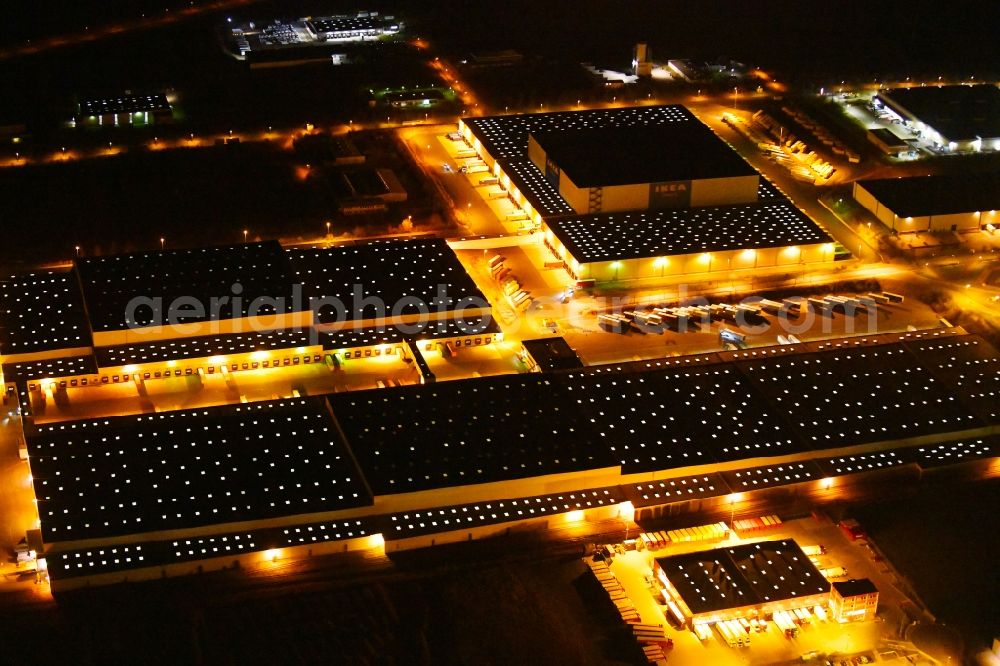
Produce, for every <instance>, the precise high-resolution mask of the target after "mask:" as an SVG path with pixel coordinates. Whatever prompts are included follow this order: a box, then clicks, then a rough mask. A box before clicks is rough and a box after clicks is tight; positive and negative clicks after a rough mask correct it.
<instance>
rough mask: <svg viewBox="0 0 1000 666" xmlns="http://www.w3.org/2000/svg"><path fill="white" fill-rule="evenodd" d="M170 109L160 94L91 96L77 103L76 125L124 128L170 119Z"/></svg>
mask: <svg viewBox="0 0 1000 666" xmlns="http://www.w3.org/2000/svg"><path fill="white" fill-rule="evenodd" d="M172 120H173V110H172V108H171V106H170V101H169V100H168V99H167V96H166V94H164V93H153V94H150V95H134V94H131V93H126V94H124V95H115V96H112V97H93V98H89V99H85V100H83V101H81V102H80V103H79V104H78V105H77V110H76V122H77V125H78V126H79V127H126V126H130V125H150V124H153V123H164V122H171V121H172Z"/></svg>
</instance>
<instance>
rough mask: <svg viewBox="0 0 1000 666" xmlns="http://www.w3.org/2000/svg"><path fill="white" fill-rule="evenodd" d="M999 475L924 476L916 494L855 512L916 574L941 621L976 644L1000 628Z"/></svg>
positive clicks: (896, 561) (909, 573)
mask: <svg viewBox="0 0 1000 666" xmlns="http://www.w3.org/2000/svg"><path fill="white" fill-rule="evenodd" d="M998 505H1000V480H997V479H993V480H990V481H981V482H977V483H965V484H962V485H959V484H956V483H953V484H949V485H947V486H944V485H940V484H934V483H924V484H923V485H921V486H920V488H919V490H918V492H917V493H916V494H914V495H913V496H908V497H903V498H899V499H894V500H890V501H886V502H879V503H876V504H871V505H869V506H866V507H862V508H860V509H857V510H854V511H853V512H852V513H853V515H854V516H855V517H856V518H857V519H858V520H859V521H860V522H861V524H862V525H863V526H864V528H865V530H866V531H867V532H868V533H869V534H871V536H872V538H873V539H874V541H875V543H876V544H878V546H879V548H881V549H882V550H883V551H884V552H885V554H886V556H887V557H888V558H889V561H891V562H892V563H893V565H894V566H895V567H896V568H897V569H899V570H900V571H901V572H902V573H903V574H904V575H905V576H906V577H907V578H909V579H910V581H912V583H913V585H914V587H916V589H917V592H918V594H919V595H920V596H921V597H922V598H923V600H924V602H925V603H927V605H928V606H929V607H930V609H931V611H932V612H933V613H935V615H937V617H938V619H939V621H943V622H945V623H948V624H952V625H955V626H957V627H958V628H959V629H960V630H961V631H962V633H963V634H964V635H965V636H966V640H967V642H968V644H969V645H970V646H975V645H978V644H983V645H986V644H987V641H989V640H991V638H992V637H993V636H995V635H996V632H997V631H1000V623H998V621H997V616H996V613H995V612H994V611H995V609H996V599H997V597H998V595H1000V578H998V577H997V576H996V571H995V568H996V562H995V558H994V556H993V554H995V553H997V552H1000V520H998V515H1000V514H997V512H996V511H994V510H992V508H993V507H996V506H998Z"/></svg>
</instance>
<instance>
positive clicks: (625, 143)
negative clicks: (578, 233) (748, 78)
mask: <svg viewBox="0 0 1000 666" xmlns="http://www.w3.org/2000/svg"><path fill="white" fill-rule="evenodd" d="M528 158H529V159H530V160H531V162H532V163H533V164H534V165H535V166H536V167H538V170H539V171H542V172H543V173H544V174H545V177H546V179H548V180H549V182H551V183H552V184H553V186H555V187H557V188H558V190H559V194H560V196H562V198H563V199H565V200H566V201H567V202H568V203H569V205H570V206H572V207H573V210H575V211H576V212H577V213H601V212H615V211H625V210H643V209H659V208H690V207H693V206H717V205H720V204H733V203H748V202H752V201H756V200H757V186H758V184H759V182H760V176H759V174H758V173H757V172H756V171H755V170H754V169H753V167H751V166H750V165H749V164H747V163H746V162H745V161H743V159H742V158H740V156H739V155H737V154H736V153H735V152H733V151H732V150H731V149H730V148H729V147H728V146H727V145H726V144H724V143H723V142H722V141H720V140H719V138H718V137H716V136H715V135H714V134H713V133H712V131H711V130H710V129H708V128H707V127H705V126H704V125H702V124H701V123H700V122H698V121H696V120H690V121H687V122H676V123H665V124H662V125H636V126H629V127H605V128H599V129H580V130H576V131H559V130H552V131H544V130H542V131H536V132H532V133H531V134H529V135H528Z"/></svg>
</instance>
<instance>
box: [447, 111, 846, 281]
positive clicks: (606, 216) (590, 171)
mask: <svg viewBox="0 0 1000 666" xmlns="http://www.w3.org/2000/svg"><path fill="white" fill-rule="evenodd" d="M459 129H460V131H461V134H462V135H463V136H464V138H465V140H466V142H467V143H468V144H469V145H470V147H471V148H472V149H474V150H475V151H476V153H477V154H478V155H479V156H480V158H481V159H482V160H483V161H484V162H485V163H486V164H487V166H488V167H489V168H490V169H491V171H492V174H493V177H495V178H497V179H498V181H499V186H500V187H501V188H503V189H504V190H506V191H507V194H508V196H509V197H510V199H511V200H512V201H513V202H514V203H515V204H516V205H517V206H519V207H520V209H521V211H523V213H524V215H525V216H527V217H528V218H529V219H530V225H531V226H532V227H533V228H539V229H541V230H542V231H543V232H544V238H545V243H546V245H547V246H548V247H549V249H550V250H551V251H552V253H553V254H554V255H555V256H556V257H557V258H558V259H559V260H560V261H561V262H562V263H563V265H564V267H565V268H566V271H567V272H568V273H569V274H570V276H572V277H574V278H575V279H578V280H595V281H614V280H656V279H665V278H668V277H671V276H677V275H690V274H701V273H705V274H707V273H712V272H722V271H729V270H736V269H753V268H759V267H767V266H786V265H787V266H789V267H793V266H796V265H799V266H801V265H804V264H807V263H818V262H831V261H834V260H835V259H836V252H835V247H834V243H833V241H832V239H831V238H830V237H829V235H828V234H827V233H826V232H825V231H824V230H822V229H821V228H820V227H819V226H817V225H816V223H814V222H813V221H812V220H810V219H809V218H808V217H807V216H806V215H805V214H804V213H802V212H801V211H800V210H799V209H797V208H796V207H795V206H794V205H793V204H792V203H791V201H789V200H788V199H787V198H786V197H785V196H784V195H783V194H782V193H781V192H780V191H778V190H777V188H775V187H774V186H773V185H772V184H771V183H769V182H768V181H767V180H765V179H764V178H762V177H761V176H760V174H759V173H758V172H757V171H756V170H755V169H754V168H753V167H752V166H750V165H749V164H748V163H747V162H746V161H744V160H743V158H742V157H740V156H739V154H737V153H736V152H735V151H734V150H733V149H732V148H731V147H730V146H728V145H727V144H726V143H725V142H724V141H723V140H722V139H720V138H719V137H718V136H716V135H715V134H714V133H713V132H712V130H711V129H709V128H708V126H706V125H705V124H703V123H702V122H701V121H700V120H698V118H696V117H695V116H694V114H692V113H691V112H690V111H689V110H688V109H686V108H685V107H683V106H679V105H667V106H644V107H626V108H614V109H598V110H592V111H560V112H552V113H535V114H519V115H507V116H491V117H485V118H465V119H462V120H460V121H459Z"/></svg>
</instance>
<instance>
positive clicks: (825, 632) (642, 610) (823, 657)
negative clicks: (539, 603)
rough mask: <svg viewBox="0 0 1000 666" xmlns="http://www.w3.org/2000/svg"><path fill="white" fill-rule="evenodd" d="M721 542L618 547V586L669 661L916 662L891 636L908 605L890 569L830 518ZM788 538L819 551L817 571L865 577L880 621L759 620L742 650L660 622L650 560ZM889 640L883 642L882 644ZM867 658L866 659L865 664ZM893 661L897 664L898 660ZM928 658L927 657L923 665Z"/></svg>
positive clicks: (615, 572) (814, 617) (661, 612)
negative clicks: (793, 629)
mask: <svg viewBox="0 0 1000 666" xmlns="http://www.w3.org/2000/svg"><path fill="white" fill-rule="evenodd" d="M730 534H731V536H730V537H729V538H728V539H726V540H724V541H717V542H713V543H707V542H706V543H671V544H668V545H667V546H666V547H662V548H657V549H655V550H642V551H638V550H627V549H625V548H620V549H618V552H617V553H616V554H615V555H614V559H613V562H612V563H611V565H610V569H611V572H612V574H613V575H614V577H615V579H616V580H617V581H618V582H619V583H620V584H621V586H622V588H624V590H625V593H626V595H627V598H628V601H630V602H631V603H632V605H634V607H635V610H636V611H637V612H638V613H639V615H640V621H641V622H642V623H643V624H653V625H658V624H662V625H663V626H664V629H665V632H666V637H667V638H669V639H671V640H672V641H673V649H672V650H671V651H670V654H669V660H670V661H671V662H672V663H684V664H705V663H708V664H713V665H714V664H720V665H728V664H732V665H734V666H735V665H744V664H771V663H785V662H790V661H800V662H811V663H817V664H824V663H826V662H827V661H828V660H829V661H830V662H832V663H833V664H837V665H838V666H839V665H840V664H842V663H845V662H846V663H847V664H856V663H872V662H874V663H894V662H895V663H921V662H920V661H919V659H918V660H917V661H915V662H913V661H910V662H907V661H905V660H904V659H903V657H904V656H905V655H907V654H910V655H913V654H915V651H914V650H912V649H907V648H906V646H905V645H902V644H897V643H895V642H894V641H893V636H892V634H893V631H894V628H895V625H894V622H891V621H890V622H886V621H884V619H885V618H886V617H894V616H895V614H897V613H898V609H899V607H900V606H901V605H904V604H907V603H909V602H908V601H907V599H906V597H905V596H904V595H903V594H902V593H901V592H900V591H898V590H897V589H896V588H895V587H894V585H893V582H894V580H895V578H894V576H895V574H894V573H893V572H892V571H891V570H890V568H889V566H888V564H887V563H885V562H880V561H877V560H876V559H875V556H874V555H873V553H872V552H871V551H869V550H868V549H866V547H865V545H864V544H863V543H859V542H852V541H850V540H849V539H848V538H847V537H846V535H845V534H844V532H843V531H842V530H841V529H840V528H839V527H837V526H836V525H834V524H832V523H830V522H820V521H817V520H814V519H812V518H809V519H799V520H793V521H789V522H785V523H783V524H781V525H780V527H779V528H778V529H775V530H773V531H769V532H767V533H766V534H759V535H755V536H753V537H752V538H747V539H739V538H738V537H736V536H735V535H734V534H733V533H730ZM783 538H792V539H795V540H796V542H798V543H799V545H801V546H803V547H808V546H819V545H822V547H823V548H824V549H825V550H826V553H825V554H822V555H818V556H816V560H815V563H816V564H817V566H818V567H819V568H828V567H843V568H844V569H846V571H847V574H848V576H849V577H851V578H869V579H871V580H872V581H873V582H874V583H875V585H876V587H877V588H878V589H879V618H878V620H877V621H875V622H856V623H848V624H839V623H837V622H835V621H833V620H831V619H829V617H827V618H826V619H822V617H820V616H817V614H816V613H811V617H812V620H811V621H810V622H809V623H808V624H805V623H803V624H801V625H800V627H799V629H800V630H799V633H798V635H797V636H796V637H794V638H786V637H785V635H784V633H783V632H782V631H781V630H780V629H779V628H778V627H777V626H775V624H774V622H771V621H768V622H763V623H761V625H762V627H763V630H757V629H752V630H751V632H750V633H749V634H748V636H749V644H748V645H747V646H745V647H735V648H732V647H729V646H728V645H727V644H726V643H725V642H724V641H723V640H722V639H721V636H720V634H718V633H717V632H716V631H714V630H713V631H712V633H711V634H710V635H708V636H707V637H706V639H705V640H701V639H699V637H698V636H697V635H696V634H695V633H694V632H692V631H690V630H688V629H678V628H676V627H674V626H672V625H671V624H670V622H668V620H667V619H666V611H667V607H666V606H665V605H663V603H662V601H663V599H662V597H661V596H660V595H659V590H658V586H657V583H656V579H655V576H654V575H653V572H652V569H651V562H652V558H653V557H662V556H667V555H675V554H681V553H687V552H694V551H700V550H708V549H712V548H718V547H728V546H735V545H737V544H744V543H753V542H755V541H762V540H771V539H783ZM884 640H889V641H890V642H891V645H890V644H884V643H883V641H884ZM866 660H870V661H866ZM897 660H899V661H897ZM925 663H929V662H925Z"/></svg>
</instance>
